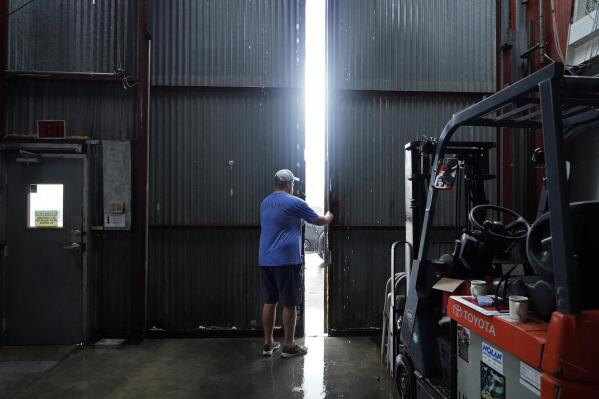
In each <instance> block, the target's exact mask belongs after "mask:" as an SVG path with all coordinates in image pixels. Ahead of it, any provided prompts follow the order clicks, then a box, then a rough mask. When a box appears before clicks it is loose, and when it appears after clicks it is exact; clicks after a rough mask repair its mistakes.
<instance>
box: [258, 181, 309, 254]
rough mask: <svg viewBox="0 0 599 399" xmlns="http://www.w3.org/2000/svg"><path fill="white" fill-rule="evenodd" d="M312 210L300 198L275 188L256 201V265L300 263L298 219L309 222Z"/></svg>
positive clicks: (300, 229)
mask: <svg viewBox="0 0 599 399" xmlns="http://www.w3.org/2000/svg"><path fill="white" fill-rule="evenodd" d="M317 218H318V215H317V214H316V212H314V211H313V210H312V208H310V207H309V206H308V204H306V202H305V201H303V200H301V199H300V198H297V197H294V196H293V195H291V194H287V193H286V192H284V191H275V192H274V193H272V194H270V195H269V196H267V197H266V198H264V201H262V204H261V205H260V225H261V227H262V231H261V232H260V254H259V259H258V262H259V264H260V266H284V265H298V264H300V263H302V259H301V248H302V219H304V220H305V221H306V222H308V223H313V222H314V221H315V220H316V219H317Z"/></svg>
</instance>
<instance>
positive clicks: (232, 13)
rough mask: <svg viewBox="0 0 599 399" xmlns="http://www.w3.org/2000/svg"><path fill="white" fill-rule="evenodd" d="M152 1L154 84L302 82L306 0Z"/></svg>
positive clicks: (275, 84)
mask: <svg viewBox="0 0 599 399" xmlns="http://www.w3.org/2000/svg"><path fill="white" fill-rule="evenodd" d="M151 3H152V5H151V8H150V16H151V17H150V19H151V21H152V39H153V40H152V43H153V44H152V51H153V52H154V56H153V57H152V83H153V84H157V85H163V86H229V87H235V86H244V87H247V86H250V87H300V86H302V82H303V64H304V56H303V54H304V39H303V38H304V37H305V35H304V6H303V4H304V3H305V1H303V0H302V1H299V0H278V1H276V0H244V1H239V0H206V1H191V0H188V1H182V0H175V1H158V0H154V1H151Z"/></svg>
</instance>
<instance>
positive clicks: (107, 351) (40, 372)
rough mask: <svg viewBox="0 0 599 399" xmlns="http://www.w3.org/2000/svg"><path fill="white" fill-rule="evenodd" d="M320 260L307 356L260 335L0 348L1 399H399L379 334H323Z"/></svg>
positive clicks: (312, 286)
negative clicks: (270, 348)
mask: <svg viewBox="0 0 599 399" xmlns="http://www.w3.org/2000/svg"><path fill="white" fill-rule="evenodd" d="M320 263H321V262H320V260H319V258H318V257H317V255H316V258H315V257H310V256H308V257H307V264H306V274H305V278H306V321H307V323H306V338H305V339H302V340H300V342H304V343H305V344H306V345H307V346H308V354H307V355H306V356H304V357H299V358H293V359H284V358H281V357H280V356H279V355H278V354H277V355H275V356H273V357H272V358H263V357H262V356H260V352H261V349H262V340H261V339H259V338H239V339H222V338H221V339H164V340H146V341H144V342H143V343H142V344H141V345H125V346H121V347H118V348H99V347H83V348H80V347H78V348H69V347H26V348H10V347H0V398H11V399H13V398H14V399H23V398H61V399H62V398H90V399H94V398H283V399H284V398H396V397H397V396H396V394H395V388H394V385H393V382H392V380H391V379H390V378H389V377H388V376H387V375H386V373H385V370H384V368H383V367H382V365H381V364H380V363H379V349H378V347H377V345H376V344H375V342H378V340H379V337H351V338H342V337H339V338H337V337H335V338H332V337H327V336H325V335H324V333H323V326H324V323H323V320H324V313H322V309H323V306H322V305H323V300H324V298H323V295H322V284H323V281H324V268H323V267H322V265H321V264H320ZM319 284H320V285H319Z"/></svg>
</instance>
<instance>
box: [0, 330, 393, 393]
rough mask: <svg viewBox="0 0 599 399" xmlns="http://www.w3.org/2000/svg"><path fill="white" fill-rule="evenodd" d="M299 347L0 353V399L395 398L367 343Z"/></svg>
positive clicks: (167, 345) (244, 344) (195, 342)
mask: <svg viewBox="0 0 599 399" xmlns="http://www.w3.org/2000/svg"><path fill="white" fill-rule="evenodd" d="M305 343H306V345H307V346H308V348H309V352H308V355H306V356H305V357H299V358H293V359H284V358H281V357H280V356H278V355H276V356H273V357H272V358H263V357H262V356H260V350H261V348H262V342H261V340H260V339H256V338H251V339H177V340H170V339H167V340H146V341H144V342H143V343H142V344H141V345H127V346H122V347H120V348H118V349H108V348H97V347H83V348H74V349H73V350H72V351H71V352H70V354H68V356H66V357H64V354H65V353H68V352H69V351H70V348H64V347H58V348H47V347H24V348H7V347H4V348H0V397H2V398H15V399H17V398H18V399H22V398H395V397H396V396H395V389H394V387H393V383H392V381H391V380H390V378H389V377H387V376H386V374H385V371H384V370H383V368H382V367H381V366H380V365H379V361H378V356H379V353H378V350H377V347H376V345H375V344H374V342H373V340H372V339H370V338H366V337H359V338H328V337H308V338H306V340H305ZM9 353H12V356H9V355H8V354H9ZM9 359H10V360H9ZM23 359H26V360H23Z"/></svg>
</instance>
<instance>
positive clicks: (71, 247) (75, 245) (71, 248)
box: [64, 242, 81, 251]
mask: <svg viewBox="0 0 599 399" xmlns="http://www.w3.org/2000/svg"><path fill="white" fill-rule="evenodd" d="M79 248H81V244H79V243H78V242H74V243H72V244H71V245H69V246H68V247H64V249H65V250H67V251H77V250H78V249H79Z"/></svg>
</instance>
